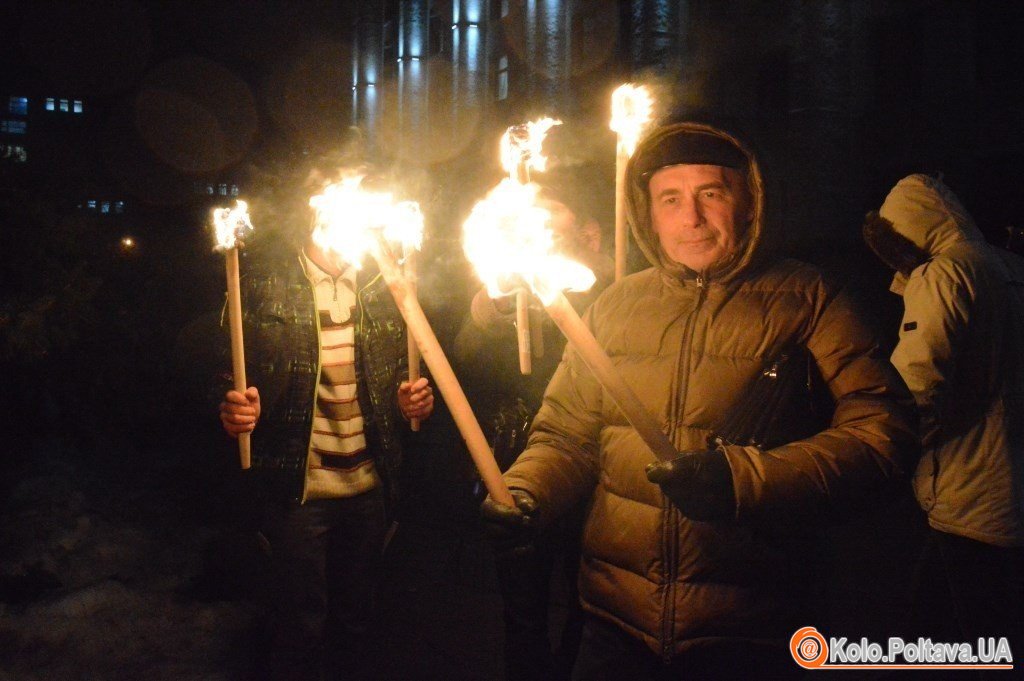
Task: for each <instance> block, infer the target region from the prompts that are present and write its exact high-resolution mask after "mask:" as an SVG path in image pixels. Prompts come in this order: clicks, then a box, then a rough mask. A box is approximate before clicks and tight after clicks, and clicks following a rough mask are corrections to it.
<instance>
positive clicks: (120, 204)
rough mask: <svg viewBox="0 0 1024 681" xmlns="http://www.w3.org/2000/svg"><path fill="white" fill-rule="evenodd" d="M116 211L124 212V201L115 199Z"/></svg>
mask: <svg viewBox="0 0 1024 681" xmlns="http://www.w3.org/2000/svg"><path fill="white" fill-rule="evenodd" d="M114 212H115V213H123V212H124V201H114Z"/></svg>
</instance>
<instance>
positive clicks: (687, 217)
mask: <svg viewBox="0 0 1024 681" xmlns="http://www.w3.org/2000/svg"><path fill="white" fill-rule="evenodd" d="M649 191H650V198H651V222H652V223H653V226H654V232H655V233H656V234H657V235H658V239H659V241H661V247H662V248H663V249H664V250H665V253H667V254H668V257H670V258H671V259H672V260H674V261H675V262H678V263H681V264H683V265H686V266H687V267H689V268H690V269H691V270H694V271H696V272H701V271H703V270H705V269H707V268H708V267H710V266H711V265H714V264H716V263H718V262H720V261H722V260H724V259H725V258H727V257H728V256H729V255H731V254H733V253H735V252H736V250H737V249H738V248H739V245H740V239H741V238H742V237H743V233H744V231H745V230H746V228H747V225H748V224H749V222H750V220H751V218H752V214H753V209H752V208H751V201H750V198H749V195H748V192H747V188H746V182H744V180H743V175H742V174H741V173H740V172H739V171H736V170H733V169H732V168H725V167H722V166H708V165H676V166H669V167H667V168H662V169H661V170H658V171H657V172H655V173H654V175H653V176H652V177H651V182H650V185H649Z"/></svg>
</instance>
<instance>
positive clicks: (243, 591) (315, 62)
mask: <svg viewBox="0 0 1024 681" xmlns="http://www.w3.org/2000/svg"><path fill="white" fill-rule="evenodd" d="M569 4H570V3H558V2H555V3H539V4H538V3H534V2H516V1H515V0H510V1H509V2H508V3H502V2H500V1H498V0H495V1H494V2H490V3H487V2H471V1H467V0H461V1H458V2H456V3H454V6H453V3H452V2H426V1H425V0H421V1H419V2H415V1H409V0H405V1H403V2H397V1H391V2H379V1H378V2H360V3H345V2H283V1H282V2H253V3H236V2H156V1H152V2H135V1H132V0H121V1H117V2H90V3H75V2H52V1H50V0H45V1H37V2H31V3H28V2H23V3H7V4H5V5H4V7H3V9H0V112H3V114H2V115H0V119H2V120H3V121H4V128H3V130H2V131H0V415H2V416H0V423H2V426H3V428H2V431H0V438H2V442H3V443H4V444H3V450H2V457H0V497H2V501H3V507H2V516H0V521H2V529H0V533H2V534H0V539H2V544H0V651H5V652H3V653H0V679H4V678H8V677H9V678H18V679H21V678H139V677H140V676H141V675H146V676H147V677H149V678H192V677H195V678H245V676H246V675H247V673H248V670H249V665H251V663H252V659H254V658H253V651H252V640H253V639H252V632H253V630H254V627H255V626H256V623H257V622H258V620H259V610H258V607H257V606H256V605H255V604H254V598H253V595H254V593H255V592H256V591H257V590H258V589H260V588H263V587H262V584H261V582H260V578H261V570H260V560H259V551H258V547H256V546H254V545H253V540H252V535H251V533H250V532H249V529H248V527H249V526H248V524H247V523H248V518H249V516H248V515H247V509H246V508H245V507H244V506H239V505H237V499H238V497H237V496H236V495H235V493H234V490H235V487H236V484H237V478H236V472H235V465H236V464H235V456H236V453H235V451H234V449H233V446H232V443H230V442H228V441H227V440H226V439H225V438H224V437H223V436H222V434H221V433H220V431H219V428H218V423H217V421H216V417H215V415H214V414H213V413H212V411H211V410H210V403H209V401H208V400H207V399H206V398H207V395H206V391H207V388H208V387H209V385H210V376H211V374H212V373H213V372H215V371H217V370H218V366H216V362H215V357H216V353H215V352H213V350H214V346H215V344H216V343H217V342H219V341H218V337H217V335H216V333H215V328H216V323H217V320H218V316H219V310H220V305H221V302H222V300H223V290H224V283H223V276H224V275H223V263H222V257H221V256H219V255H217V254H215V253H213V251H212V239H211V237H210V234H209V231H208V227H207V216H208V214H209V210H210V208H211V207H213V206H215V205H226V204H227V203H228V202H229V201H232V200H233V198H234V196H235V195H236V194H237V196H238V197H239V198H245V199H247V200H249V201H250V202H251V205H252V210H253V220H254V223H255V224H256V226H257V233H260V231H263V232H267V233H272V232H274V231H275V230H280V229H287V228H288V227H289V226H292V225H294V224H295V223H296V221H298V222H299V223H301V222H302V219H303V218H302V215H301V206H302V203H303V202H304V200H305V197H304V196H303V195H302V194H301V191H300V190H299V189H298V188H297V187H298V186H299V183H300V180H301V178H302V177H303V176H304V173H305V172H306V171H308V169H309V168H310V167H312V166H313V165H316V164H317V163H324V162H325V161H326V160H329V159H334V160H338V159H342V158H345V159H352V158H361V159H366V160H373V161H376V162H378V163H381V164H384V165H391V166H392V167H394V168H396V169H398V170H397V176H398V177H400V178H401V183H402V185H403V189H404V190H405V191H406V192H407V193H409V194H410V195H411V196H412V197H413V198H416V199H418V200H419V201H420V202H421V204H422V205H423V208H424V211H425V213H426V215H427V230H428V232H427V237H428V240H427V243H426V245H425V252H424V263H423V265H422V270H423V271H424V272H425V281H424V283H423V295H422V297H423V300H424V305H425V307H426V308H427V311H428V314H429V315H430V316H431V320H432V322H433V324H434V325H435V328H436V330H437V333H438V335H439V337H440V338H441V340H442V343H443V344H447V343H449V342H450V341H451V339H452V337H453V334H454V332H455V330H456V329H457V327H458V324H459V322H460V321H461V318H462V315H463V314H464V313H465V311H466V309H467V305H468V301H469V296H470V295H471V294H472V292H473V289H474V286H475V283H474V280H473V279H472V275H471V273H470V271H469V269H468V267H467V265H466V263H465V262H464V259H463V258H462V255H461V248H460V246H459V243H458V238H459V231H460V225H461V222H462V220H463V219H464V218H465V216H466V214H467V213H468V210H469V209H470V207H471V206H472V204H473V202H474V201H475V200H477V199H478V198H480V197H481V196H482V194H483V193H484V192H485V191H486V190H487V189H488V188H489V187H490V186H491V184H493V182H494V181H495V179H496V178H497V176H498V175H499V173H500V171H499V169H498V167H497V153H496V141H497V138H498V136H499V135H500V134H501V132H502V130H503V129H504V127H505V126H507V125H510V124H513V123H518V122H522V121H524V120H527V119H528V118H533V117H536V116H537V115H538V114H542V113H543V114H551V115H556V116H559V117H561V118H562V119H563V120H564V121H565V124H564V125H563V126H562V127H561V128H560V129H557V132H556V133H554V134H553V135H552V137H551V144H550V145H549V150H550V152H551V155H552V158H553V162H554V163H555V164H556V165H558V164H563V165H577V166H580V167H582V168H585V169H586V170H587V172H588V173H590V174H591V176H593V177H595V178H598V179H600V180H601V181H603V183H604V184H602V185H600V187H603V190H601V191H599V192H598V193H597V195H596V197H595V198H594V209H595V210H596V211H597V212H598V213H599V214H601V215H603V216H610V213H611V202H612V196H611V189H612V184H611V178H612V177H613V160H614V159H613V148H614V136H613V134H612V133H611V132H610V131H608V130H607V119H608V111H607V106H608V104H607V102H608V100H609V94H610V91H611V90H612V89H613V87H614V86H615V85H617V84H618V83H620V82H622V81H624V80H629V79H636V80H639V81H641V82H645V83H648V84H649V85H651V86H652V88H653V89H654V91H655V93H656V96H657V98H658V112H657V113H658V116H659V118H660V119H661V120H667V119H670V118H678V117H691V118H699V119H703V120H710V121H715V122H720V123H724V124H726V125H727V126H728V127H730V128H731V129H733V130H736V131H737V132H738V133H739V134H740V135H741V136H743V137H745V138H746V139H748V140H750V142H751V143H752V144H753V145H754V146H755V147H756V148H757V149H758V151H759V153H760V155H761V157H762V161H763V163H764V165H765V168H766V171H767V173H768V183H769V201H770V219H771V222H772V224H773V226H774V228H775V229H776V230H777V233H778V234H780V235H781V236H782V246H783V250H784V251H785V252H787V253H789V254H792V255H796V256H799V257H802V258H805V259H807V260H810V261H812V262H815V263H817V264H819V265H821V266H822V267H824V268H826V269H828V270H829V271H830V272H831V273H832V274H833V275H834V276H836V277H837V278H839V279H840V280H842V281H845V282H846V283H848V284H849V285H850V286H851V287H852V288H853V289H854V290H855V291H857V293H858V294H859V295H860V296H861V297H862V298H863V301H864V304H865V308H866V309H868V310H869V311H870V313H872V314H873V315H874V316H875V317H876V319H877V321H878V323H879V324H880V328H881V329H883V330H884V332H885V334H886V337H887V338H888V339H889V341H890V342H891V341H892V340H893V337H894V332H895V325H896V321H897V320H898V314H899V307H898V300H897V299H895V298H894V297H892V296H891V295H890V294H888V293H887V292H886V289H887V286H888V279H889V274H888V272H887V271H885V270H884V268H883V267H882V266H881V265H880V264H879V263H877V262H876V261H875V259H874V258H873V256H871V255H870V254H869V252H868V251H867V250H866V248H864V246H863V245H862V244H861V241H860V238H859V226H860V222H861V219H862V217H863V214H864V213H865V212H866V211H867V210H870V209H875V208H877V207H878V206H879V205H880V203H881V201H882V199H883V198H884V196H885V193H886V192H887V190H888V188H889V187H891V186H892V185H893V184H894V183H895V182H896V180H898V179H899V178H900V177H902V176H903V175H905V174H907V173H909V172H922V171H923V172H936V173H937V172H941V173H943V174H944V177H945V181H946V182H947V184H949V185H950V186H951V187H952V188H953V189H954V190H955V191H957V193H958V194H959V195H960V196H961V198H962V199H963V200H964V202H965V204H966V205H967V206H968V209H969V210H970V211H971V212H972V213H973V215H974V217H975V218H976V220H977V222H978V224H979V227H980V228H981V229H982V231H983V232H984V233H985V234H986V236H987V237H988V238H989V240H990V241H992V242H994V243H997V244H1000V245H1006V244H1007V243H1008V235H1009V234H1010V233H1011V232H1008V228H1012V227H1013V226H1016V227H1021V226H1024V225H1022V222H1024V221H1022V220H1021V212H1022V208H1021V204H1020V200H1019V196H1020V188H1021V187H1022V186H1024V173H1022V167H1024V128H1022V121H1024V115H1022V108H1024V104H1022V101H1021V100H1022V93H1024V87H1022V85H1024V83H1022V82H1021V81H1022V76H1021V73H1022V72H1024V49H1022V46H1021V45H1022V42H1021V40H1020V35H1021V32H1022V30H1024V9H1022V5H1020V4H1019V3H1010V2H1005V3H1004V2H982V1H980V0H979V1H976V2H971V1H967V0H963V1H961V0H932V1H928V0H904V1H899V2H897V1H895V0H891V1H884V0H873V1H863V2H858V1H855V0H846V1H840V0H832V1H825V0H822V1H815V2H800V1H797V0H789V1H782V2H773V3H761V2H741V1H739V0H717V1H714V0H689V1H683V0H679V1H677V2H653V1H650V0H647V1H643V0H633V1H631V2H626V1H620V2H615V1H612V0H600V1H595V2H587V3H573V4H572V9H571V11H569V10H567V9H566V7H563V5H566V6H567V5H569ZM474 12H478V14H473V13H474ZM473 31H477V35H478V40H479V43H478V47H477V48H476V51H475V52H472V54H468V53H467V51H466V50H467V49H469V48H466V47H465V46H466V45H467V44H468V43H467V42H466V40H467V36H469V35H470V34H471V33H472V32H473ZM410 35H415V36H419V37H420V38H421V39H422V40H421V41H420V42H419V43H415V44H414V43H411V42H408V39H407V38H408V36H410ZM400 36H405V38H402V39H400ZM457 37H459V39H456V38H457ZM460 40H461V41H460ZM403 41H404V42H403ZM413 54H415V56H416V61H415V63H414V62H413V61H412V56H413ZM467 55H468V56H467ZM474 59H475V61H473V60H474ZM416 64H418V66H416ZM470 67H472V68H470ZM414 68H418V69H420V71H415V72H414V71H413V70H412V69H414ZM403 69H404V70H403ZM413 73H420V74H421V75H420V76H418V78H419V80H418V81H417V80H416V78H413V77H412V76H411V75H410V74H413ZM503 73H504V74H507V76H505V75H503ZM423 74H425V75H423ZM460 74H461V75H460ZM466 74H469V75H466ZM506 77H507V82H505V81H504V79H505V78H506ZM460 79H461V80H460ZM371 82H372V83H373V86H372V87H371V86H369V85H368V83H371ZM424 84H426V85H424ZM371 90H372V91H371ZM374 93H376V94H374ZM501 93H503V94H504V96H501ZM21 98H24V99H25V100H26V101H25V104H24V108H22V105H21V103H20V102H21ZM47 98H53V100H54V110H53V111H49V110H47V108H46V104H45V102H46V99H47ZM62 99H63V100H66V101H67V107H68V111H66V112H62V111H61V110H60V108H61V100H62ZM76 101H77V102H81V104H82V111H81V112H80V113H75V110H74V109H75V103H76ZM399 102H401V104H400V103H399ZM353 126H358V127H359V128H360V129H361V132H360V133H359V134H356V133H355V132H353V130H352V128H353ZM607 221H608V217H606V222H607ZM127 237H130V238H131V239H132V242H131V245H130V246H129V245H126V242H125V241H124V239H125V238H127ZM1011 245H1013V244H1011ZM634 265H636V266H638V267H639V266H641V263H639V262H634ZM242 267H243V270H244V267H245V263H244V260H243V265H242ZM417 444H418V447H417V448H416V450H415V452H414V453H413V455H412V456H410V464H409V467H408V478H409V480H408V484H407V488H408V489H410V490H411V494H409V496H408V498H407V502H406V504H407V505H406V508H405V509H403V512H402V519H403V524H402V529H401V530H400V531H399V533H398V535H396V538H395V543H394V544H393V546H392V548H391V549H390V556H391V561H390V563H389V569H388V573H387V575H386V576H385V582H386V588H385V593H384V599H383V607H382V613H383V615H382V626H381V632H382V633H381V636H380V640H381V642H382V643H381V645H382V647H383V648H386V649H387V650H388V651H389V652H388V655H387V656H386V657H387V658H388V659H389V660H392V661H391V662H389V663H388V664H390V665H391V666H389V667H386V669H385V670H384V671H382V672H381V678H400V677H403V676H408V673H407V672H408V671H409V670H410V669H415V670H416V671H417V674H415V675H416V676H419V677H423V676H424V675H426V676H431V675H433V674H436V675H437V676H438V678H441V677H446V678H500V677H501V669H500V659H501V658H500V624H499V619H498V618H499V613H498V607H499V601H498V599H497V596H496V594H495V592H494V584H493V574H492V568H491V565H490V562H489V556H488V553H487V548H486V546H485V545H484V544H483V543H482V542H481V541H480V538H479V536H478V532H477V528H476V526H475V524H474V518H475V509H474V504H473V501H472V496H471V494H470V488H471V486H472V472H471V470H470V467H469V464H468V459H467V457H466V455H465V453H464V451H463V450H462V449H461V445H460V444H459V438H458V435H457V433H456V431H455V429H454V427H453V426H452V424H451V422H450V419H449V418H448V417H447V414H446V413H445V412H444V409H443V406H442V407H441V408H440V409H439V411H438V413H437V415H436V416H435V418H433V419H432V420H431V421H430V423H429V426H428V427H427V428H426V429H425V430H424V431H423V432H422V433H421V435H420V436H419V438H418V443H417ZM920 530H921V521H920V518H919V517H918V515H917V514H916V511H915V508H914V504H913V502H912V500H910V498H909V496H908V497H905V498H903V499H899V500H896V501H895V502H893V504H892V505H891V506H889V507H886V508H880V509H878V511H877V512H876V513H875V514H874V515H872V516H870V517H867V518H863V519H860V520H857V521H854V522H851V523H849V524H847V525H844V526H842V527H839V528H836V529H835V530H834V532H833V536H832V537H831V540H832V543H833V544H834V547H835V550H836V552H837V555H838V560H837V561H836V566H837V568H836V570H835V572H834V574H833V575H831V576H830V577H829V579H830V584H831V586H832V593H833V595H834V607H833V621H832V625H833V627H834V628H833V632H834V633H836V634H837V635H839V634H842V633H846V634H849V635H851V636H852V635H856V636H861V635H871V634H872V633H874V632H879V633H891V632H893V631H894V628H896V627H897V626H898V625H897V624H896V622H898V620H899V618H900V617H901V616H902V613H904V611H905V601H906V591H907V589H908V588H909V581H910V578H911V574H912V569H913V562H914V559H915V557H916V552H917V541H918V540H919V537H920ZM556 616H557V612H556ZM133 619H134V620H136V621H138V622H140V623H139V624H137V625H132V626H129V625H128V624H127V623H128V622H129V621H132V620H133ZM54 621H59V622H61V623H62V624H61V625H60V626H54V624H53V622H54ZM833 632H830V633H833ZM56 651H60V653H59V654H58V653H57V652H56ZM382 657H383V656H382ZM424 660H426V662H424Z"/></svg>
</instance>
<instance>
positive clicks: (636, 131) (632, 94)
mask: <svg viewBox="0 0 1024 681" xmlns="http://www.w3.org/2000/svg"><path fill="white" fill-rule="evenodd" d="M652 107H653V101H652V99H651V94H650V93H649V92H648V91H647V88H646V87H644V86H643V85H632V84H630V83H626V84H625V85H620V86H619V87H618V88H616V89H615V92H613V93H612V119H611V122H610V124H609V127H611V129H612V130H614V131H615V132H616V133H618V135H619V148H620V150H622V151H623V152H624V153H625V154H626V155H627V156H632V155H633V151H634V150H635V149H636V145H637V143H638V142H639V141H640V135H641V134H642V133H643V130H644V126H646V125H647V123H648V121H650V119H651V109H652Z"/></svg>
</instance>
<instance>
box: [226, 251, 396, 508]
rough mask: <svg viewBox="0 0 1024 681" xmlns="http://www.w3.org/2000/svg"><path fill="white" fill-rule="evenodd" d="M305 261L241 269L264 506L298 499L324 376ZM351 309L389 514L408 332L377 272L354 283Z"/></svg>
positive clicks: (255, 458) (296, 256) (255, 470)
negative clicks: (256, 404) (256, 394)
mask: <svg viewBox="0 0 1024 681" xmlns="http://www.w3.org/2000/svg"><path fill="white" fill-rule="evenodd" d="M301 257H302V256H301V253H295V252H293V253H292V254H291V255H290V257H288V258H283V259H282V258H277V259H267V260H261V261H260V260H258V261H256V262H250V263H247V264H246V269H247V270H248V272H247V275H246V276H245V277H244V279H243V281H242V304H243V319H244V333H245V350H246V376H247V378H248V383H249V385H254V386H256V387H257V388H259V391H260V402H261V406H262V413H261V415H260V422H259V425H258V426H257V428H256V430H255V431H254V432H253V435H252V474H253V478H254V479H255V481H256V482H257V487H258V490H259V492H260V494H261V495H262V496H264V497H266V498H269V499H274V500H278V501H291V502H299V501H301V500H302V498H303V488H304V484H305V471H306V457H307V455H308V451H309V440H310V435H311V433H312V428H313V411H314V405H315V400H316V388H317V383H318V382H319V376H320V339H319V322H318V317H317V313H316V302H315V298H314V295H313V288H312V285H311V284H310V283H309V280H308V279H307V278H306V275H305V273H304V272H303V269H302V265H301V262H300V258H301ZM356 305H357V309H356V313H355V315H356V378H357V380H358V395H359V407H360V409H361V411H362V413H363V418H364V422H365V424H366V438H367V444H368V445H369V446H370V447H371V450H372V451H373V452H374V459H375V461H374V463H375V465H376V467H377V472H378V473H379V474H380V476H381V479H382V480H383V481H384V485H385V491H386V498H387V499H388V501H389V507H390V509H391V511H392V512H393V511H394V510H395V508H396V503H397V500H398V477H399V476H398V472H399V468H400V466H401V461H402V443H401V437H400V433H399V424H401V423H402V417H401V415H400V413H399V411H398V404H397V390H398V385H399V383H400V382H401V381H402V380H405V378H406V377H407V375H408V367H407V356H406V337H405V324H404V323H403V321H402V318H401V314H400V313H399V311H398V308H397V307H396V306H395V304H394V301H393V299H392V297H391V294H390V292H389V291H388V289H387V285H386V283H385V282H384V280H383V278H382V277H381V276H380V275H379V274H378V273H377V272H376V269H375V268H374V269H370V268H364V269H363V270H361V271H360V272H359V274H358V275H357V278H356ZM368 349H372V350H368Z"/></svg>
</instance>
